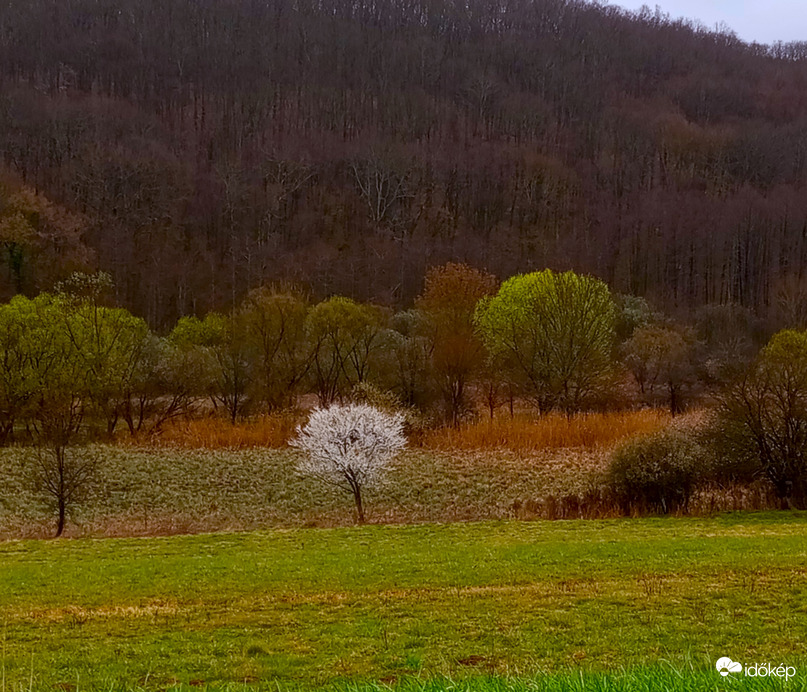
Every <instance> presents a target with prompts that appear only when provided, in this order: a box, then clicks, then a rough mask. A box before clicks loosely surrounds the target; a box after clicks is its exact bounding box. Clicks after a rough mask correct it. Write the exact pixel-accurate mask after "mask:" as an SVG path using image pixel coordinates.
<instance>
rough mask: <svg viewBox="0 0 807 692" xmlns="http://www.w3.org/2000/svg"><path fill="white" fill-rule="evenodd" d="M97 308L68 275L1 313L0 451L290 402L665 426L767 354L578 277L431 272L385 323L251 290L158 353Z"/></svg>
mask: <svg viewBox="0 0 807 692" xmlns="http://www.w3.org/2000/svg"><path fill="white" fill-rule="evenodd" d="M111 295H112V284H111V281H110V280H109V277H108V276H107V275H104V274H96V275H86V274H78V273H76V274H74V275H72V276H71V277H70V279H69V280H67V281H66V282H63V283H62V284H59V285H58V286H57V290H56V291H55V292H53V293H43V294H40V295H39V296H37V297H36V298H34V299H29V298H26V297H24V296H16V297H14V298H13V299H12V300H11V301H10V302H9V303H7V304H4V305H2V306H0V443H8V442H12V441H15V440H17V441H25V440H30V439H32V438H33V439H34V440H39V441H46V442H48V443H49V444H50V443H53V441H54V440H55V441H56V442H58V445H59V446H67V445H69V444H72V443H73V442H74V441H75V440H78V439H85V438H87V437H108V436H110V435H113V434H114V433H115V432H116V431H118V430H120V429H124V430H128V431H129V432H130V433H131V434H133V435H135V434H138V433H142V434H144V433H154V432H157V431H159V430H160V428H161V427H162V426H163V425H164V424H165V423H166V421H168V420H171V419H173V418H177V417H180V416H190V415H199V414H203V413H204V414H209V413H211V412H213V413H215V412H218V414H219V415H221V416H222V417H225V418H226V419H228V420H230V421H232V422H236V421H237V420H239V419H243V418H245V417H248V416H251V415H255V414H260V413H272V412H277V411H281V410H284V409H289V408H294V407H296V406H298V405H300V402H301V397H303V396H305V395H316V400H317V402H318V403H319V404H320V405H322V406H328V405H330V404H331V403H333V402H344V401H356V400H358V401H363V402H367V403H371V404H374V405H380V406H382V407H391V408H395V409H398V410H400V409H404V410H408V411H409V412H410V414H411V416H410V418H411V421H410V422H413V424H416V425H420V426H424V425H428V424H429V422H431V423H432V424H443V423H448V424H451V425H458V424H460V423H461V422H463V421H465V420H468V419H470V418H473V417H475V416H478V415H480V414H482V413H483V412H484V415H489V416H490V417H491V418H492V417H493V416H494V415H495V412H496V410H497V408H499V407H503V406H509V408H510V411H511V413H512V411H513V407H514V402H516V401H518V402H528V403H530V404H532V405H534V406H535V408H536V409H537V411H538V412H539V413H546V412H549V411H563V412H565V413H567V414H569V415H571V414H574V413H576V412H579V411H586V410H595V409H597V410H603V409H609V408H625V407H626V406H631V405H637V404H647V405H663V406H668V407H669V408H670V410H671V411H672V413H673V414H675V413H678V412H680V411H682V410H683V408H684V407H685V405H686V404H687V402H688V400H689V401H691V400H693V399H695V398H700V397H702V396H704V395H705V394H708V393H709V391H713V390H715V389H716V388H718V387H719V386H721V385H722V384H724V383H726V382H728V381H730V380H731V379H732V378H734V377H735V376H736V375H737V374H738V373H740V372H742V369H743V367H744V364H746V363H748V362H750V361H751V360H752V359H753V357H754V356H755V355H756V352H757V350H758V348H759V346H760V345H761V343H763V341H764V339H765V336H766V332H765V329H764V326H763V325H761V324H759V323H758V322H757V321H756V320H755V319H754V317H753V315H752V314H751V313H750V312H749V311H747V310H746V309H744V308H741V307H739V306H711V307H708V308H706V309H704V310H702V311H701V312H700V313H699V315H698V320H697V321H696V322H695V323H694V324H692V325H686V324H681V323H677V322H674V321H672V320H670V319H669V318H667V317H665V316H663V315H661V314H660V313H657V312H654V311H653V310H652V309H651V308H650V306H649V305H648V303H647V302H646V301H645V300H643V299H641V298H635V297H628V296H616V299H614V298H613V297H612V295H611V292H610V290H609V289H608V287H607V286H606V285H605V284H604V283H602V282H601V281H599V280H598V279H595V278H592V277H587V276H582V275H578V274H575V273H573V272H565V273H562V274H559V273H555V272H552V271H551V270H544V271H542V272H536V273H532V274H527V275H519V276H515V277H512V278H511V279H509V280H508V281H506V282H504V284H502V285H501V286H499V284H498V282H497V280H496V279H495V278H494V277H493V276H492V275H491V274H488V273H486V272H484V271H481V270H478V269H474V268H472V267H469V266H468V265H460V264H447V265H443V266H440V267H435V268H432V269H430V270H429V272H428V274H427V277H426V281H425V285H424V287H423V289H422V291H421V294H420V295H419V297H418V298H417V300H416V302H415V305H414V307H413V308H411V309H409V310H406V311H402V312H397V313H393V312H392V311H390V310H388V309H385V308H382V307H379V306H377V305H373V304H369V303H358V302H355V301H353V300H351V299H349V298H345V297H341V296H334V297H331V298H328V299H326V300H323V301H320V302H314V301H312V300H310V298H309V296H307V295H306V294H305V293H303V292H301V291H300V290H297V289H294V288H292V287H275V288H261V289H257V290H253V291H251V292H250V293H249V294H248V295H247V296H246V298H245V299H244V300H243V301H242V302H241V303H240V304H239V305H238V306H237V307H236V309H235V310H233V311H231V312H230V313H226V314H224V313H217V312H211V313H208V314H207V315H206V316H205V317H204V318H197V317H183V318H181V319H180V320H179V321H178V322H177V323H176V325H175V326H174V327H173V329H172V330H171V331H170V332H169V333H168V334H167V335H166V336H157V335H155V334H154V333H153V332H152V331H151V330H150V329H149V327H148V325H147V324H146V322H145V321H144V320H142V319H141V318H139V317H136V316H134V315H132V314H131V313H130V312H128V311H127V310H125V309H123V308H119V307H114V306H113V304H112V302H111V298H110V296H111ZM519 405H520V404H519Z"/></svg>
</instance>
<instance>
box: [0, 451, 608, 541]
mask: <svg viewBox="0 0 807 692" xmlns="http://www.w3.org/2000/svg"><path fill="white" fill-rule="evenodd" d="M91 453H93V454H96V455H97V456H99V457H100V458H101V460H102V463H101V466H100V469H99V473H98V477H97V479H96V482H95V483H94V485H93V488H92V492H91V493H89V496H88V497H86V498H85V501H84V502H83V503H82V505H81V506H79V507H77V509H76V512H75V513H74V514H73V516H72V517H71V518H70V521H69V522H68V529H67V531H68V535H70V536H87V535H91V536H99V535H100V536H133V535H155V534H156V535H160V534H163V535H165V534H176V533H196V532H200V531H205V532H209V531H220V530H233V529H238V530H245V529H260V528H266V527H271V526H275V527H295V526H335V525H345V524H348V525H349V524H352V523H353V521H354V518H353V508H352V498H350V497H348V496H347V495H343V494H339V493H337V492H334V491H332V490H331V489H329V488H328V487H326V486H322V485H319V484H317V483H316V482H312V481H311V480H310V479H303V478H300V477H299V476H298V475H297V474H296V473H295V470H294V468H295V463H296V459H297V457H296V456H295V453H294V452H292V451H289V450H274V449H246V450H229V449H221V450H203V449H202V450H184V449H148V448H137V447H127V446H98V447H95V448H93V449H92V450H91ZM25 454H26V451H25V450H24V449H19V448H16V449H15V448H7V449H0V538H18V537H29V538H31V537H35V538H42V537H47V536H49V535H51V534H52V532H53V524H54V521H53V510H52V509H51V510H48V508H47V507H46V506H45V505H43V503H42V501H41V500H42V496H41V495H38V494H36V493H35V492H33V491H32V486H31V484H30V483H28V482H26V479H25V475H24V473H22V469H23V463H24V460H25ZM604 463H605V456H604V455H603V454H602V453H601V452H598V451H590V450H546V451H544V452H540V453H535V454H530V455H519V454H516V453H514V452H500V453H496V454H491V453H483V452H479V453H471V452H457V453H453V454H452V453H446V452H428V451H424V450H412V451H408V452H406V453H405V454H404V455H403V456H402V457H401V458H400V459H399V460H397V462H396V463H395V466H394V468H392V470H391V471H390V473H389V474H388V476H387V478H386V482H384V483H383V484H382V485H380V486H379V487H376V488H370V489H368V490H367V493H366V504H367V509H368V518H369V520H370V521H373V522H388V523H389V522H395V523H399V522H424V521H432V522H433V521H441V522H447V521H458V520H480V519H501V518H507V517H511V516H513V514H514V510H513V507H514V502H517V501H521V502H524V501H526V500H529V499H530V498H539V497H543V496H545V495H548V494H568V493H579V492H585V490H586V489H587V488H588V487H590V486H591V485H593V484H594V483H595V480H596V479H597V478H598V474H599V473H600V472H601V469H602V468H603V464H604Z"/></svg>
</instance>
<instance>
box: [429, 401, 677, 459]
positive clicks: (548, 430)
mask: <svg viewBox="0 0 807 692" xmlns="http://www.w3.org/2000/svg"><path fill="white" fill-rule="evenodd" d="M669 422H670V416H669V414H667V413H666V412H663V411H658V410H643V411H622V412H610V413H589V414H585V415H579V416H575V417H574V418H567V417H566V416H563V415H560V414H550V415H547V416H543V417H542V418H538V419H535V418H529V417H527V416H526V415H518V416H516V417H515V418H509V417H504V416H500V417H498V418H495V419H494V420H492V421H491V420H483V421H480V422H477V423H472V424H470V425H466V426H463V427H460V428H441V429H439V430H432V431H429V432H427V433H426V434H425V435H424V439H423V446H424V447H426V448H429V449H439V450H485V449H488V450H489V449H508V450H511V451H516V452H535V451H537V450H541V449H563V448H585V449H596V448H603V447H611V446H613V445H614V444H616V443H618V442H621V441H622V440H625V439H627V438H630V437H633V436H635V435H640V434H644V433H650V432H655V431H656V430H660V429H661V428H662V427H664V426H665V425H668V424H669Z"/></svg>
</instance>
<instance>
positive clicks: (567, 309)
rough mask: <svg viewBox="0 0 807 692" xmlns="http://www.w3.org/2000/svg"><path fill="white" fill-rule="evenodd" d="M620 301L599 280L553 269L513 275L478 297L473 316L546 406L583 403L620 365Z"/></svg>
mask: <svg viewBox="0 0 807 692" xmlns="http://www.w3.org/2000/svg"><path fill="white" fill-rule="evenodd" d="M615 319H616V308H615V306H614V301H613V300H612V298H611V293H610V291H609V289H608V287H607V286H606V285H605V284H604V283H603V282H602V281H600V280H598V279H595V278H593V277H590V276H581V275H580V274H576V273H574V272H571V271H568V272H564V273H556V272H554V271H552V270H551V269H545V270H544V271H540V272H534V273H532V274H522V275H518V276H514V277H512V278H510V279H508V280H507V281H505V282H504V283H503V284H502V286H501V288H500V289H499V292H498V293H497V294H496V295H495V296H493V297H490V298H483V299H482V300H480V301H479V303H478V305H477V308H476V311H475V314H474V321H475V324H476V327H477V330H478V332H479V334H480V336H481V338H482V340H483V342H484V344H485V346H486V347H487V349H488V351H489V352H490V353H491V354H492V355H493V356H494V357H500V358H502V360H503V362H504V363H505V364H506V367H507V368H508V369H510V370H511V372H512V376H513V377H514V379H515V380H516V381H517V382H518V383H519V384H520V385H521V386H522V387H523V389H524V392H525V393H526V395H527V396H528V397H529V398H530V399H531V400H532V401H533V402H534V403H535V405H536V406H537V407H538V410H539V411H540V412H542V413H543V412H547V411H551V410H553V409H560V410H563V411H565V412H566V413H567V414H571V413H574V412H576V411H579V410H581V409H582V408H584V407H586V406H587V405H589V404H591V402H592V401H593V400H594V399H596V398H597V397H598V396H600V395H601V394H602V393H603V392H604V389H605V388H606V387H607V386H608V385H609V383H610V382H611V378H610V376H611V374H612V372H613V348H614V324H615Z"/></svg>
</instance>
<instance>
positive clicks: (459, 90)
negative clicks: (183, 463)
mask: <svg viewBox="0 0 807 692" xmlns="http://www.w3.org/2000/svg"><path fill="white" fill-rule="evenodd" d="M805 58H807V46H805V45H804V44H788V45H775V46H759V45H748V44H745V43H743V42H741V41H740V40H739V39H737V38H736V37H734V36H733V35H731V34H730V33H714V32H710V31H707V30H705V29H704V28H703V27H701V26H698V25H696V24H691V23H687V22H683V21H672V20H670V19H669V18H668V17H666V16H664V15H662V14H660V13H658V12H657V13H652V12H650V11H642V12H640V13H634V14H632V13H628V12H626V11H623V10H620V9H617V8H615V7H610V6H607V5H596V4H588V3H584V2H580V1H578V0H533V1H527V0H503V1H502V2H497V3H489V2H484V1H483V0H471V1H470V2H467V3H456V2H452V1H451V0H445V1H443V0H440V1H438V2H393V1H392V0H377V1H374V2H363V1H357V2H348V1H347V0H324V1H318V0H293V1H292V0H261V1H258V0H252V1H243V2H224V1H222V0H177V1H176V2H171V3H161V2H156V1H154V0H115V1H114V2H111V1H109V0H26V1H25V2H23V1H22V0H11V1H10V2H7V3H4V4H3V5H2V6H0V152H2V163H3V164H4V167H5V174H4V175H5V179H4V182H3V186H4V190H5V194H4V196H3V200H4V202H3V206H2V209H0V241H2V242H1V243H0V244H1V245H2V248H3V252H2V263H3V265H4V266H3V268H2V269H3V270H2V274H1V275H0V297H2V298H3V299H7V298H8V297H10V296H11V295H13V294H14V293H18V292H22V293H25V294H28V295H31V296H32V295H35V294H37V293H38V292H40V291H42V290H49V289H50V288H51V287H52V286H53V284H54V283H55V281H57V280H59V279H63V278H64V277H65V276H67V275H68V274H69V273H70V272H71V271H73V270H76V269H81V270H85V271H86V270H98V269H100V270H104V271H107V272H109V273H110V274H111V275H112V276H113V279H114V282H115V286H116V289H115V290H116V292H117V295H116V296H115V299H116V302H117V303H118V304H119V305H122V306H124V307H126V308H128V309H129V310H131V311H132V312H133V313H135V314H136V315H138V316H141V317H143V318H144V319H145V320H146V321H147V322H148V324H149V325H150V326H151V327H152V328H153V329H157V330H162V331H166V330H167V329H169V328H170V327H171V326H172V325H173V324H174V323H175V322H176V320H177V319H178V318H179V317H181V316H183V315H188V314H199V315H201V314H204V313H206V312H208V311H210V310H221V311H229V310H230V309H232V308H233V307H234V306H235V305H236V304H238V303H239V302H240V301H241V300H242V299H243V297H244V296H245V295H246V293H247V292H248V291H249V290H250V289H252V288H254V287H256V286H259V285H261V284H268V283H274V282H278V281H288V282H294V283H296V284H302V285H304V286H307V287H308V288H309V289H310V290H311V292H312V293H313V295H314V296H315V297H317V298H322V297H325V296H327V295H330V294H333V293H338V294H342V295H347V296H351V297H353V298H355V299H357V300H361V301H367V300H372V301H374V302H378V303H382V304H387V305H390V306H392V307H397V308H401V307H407V306H409V305H411V304H412V302H413V300H414V298H415V297H416V296H417V295H418V293H419V292H420V290H421V287H422V285H423V277H424V274H425V272H426V270H427V268H428V267H429V266H434V265H438V264H441V263H444V262H446V261H452V260H453V261H464V262H467V263H469V264H471V265H474V266H478V267H484V268H485V269H486V270H487V271H489V272H492V273H493V274H496V275H497V276H499V277H507V276H511V275H513V274H516V273H519V272H527V271H532V270H534V269H541V268H543V267H552V268H553V269H556V270H565V269H574V270H576V271H579V272H584V273H590V274H594V275H596V276H598V277H600V278H601V279H603V280H604V281H605V282H607V283H608V284H609V285H610V286H611V287H612V289H613V290H614V291H616V292H619V293H625V294H632V295H639V296H644V297H646V298H648V299H649V300H651V301H652V302H654V303H655V304H657V305H658V306H659V307H660V308H662V309H664V310H665V311H668V312H670V313H676V312H682V313H683V312H687V313H688V312H690V311H692V310H694V309H696V308H698V307H699V306H702V305H705V304H710V303H740V304H742V305H744V306H745V307H747V308H751V309H753V310H756V311H758V312H759V313H761V314H763V315H764V316H765V317H766V319H769V320H771V321H772V323H771V324H770V326H771V327H772V328H776V327H779V326H784V325H794V324H798V323H799V322H801V321H802V319H801V316H800V315H799V314H798V313H799V308H798V306H799V304H800V303H801V302H802V300H801V298H802V297H803V295H805V294H807V286H806V285H805V282H807V278H805V276H804V271H805V267H806V266H807V196H805V195H804V181H805V174H806V170H807V169H806V167H807V60H805ZM34 193H38V194H34ZM9 199H11V200H12V201H11V202H9ZM32 209H33V212H34V213H33V214H32ZM20 210H22V211H23V212H25V213H24V214H23V215H24V216H26V218H28V219H31V218H35V222H33V223H29V224H22V225H21V224H20V223H17V222H18V221H19V219H20V213H21V212H20Z"/></svg>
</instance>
